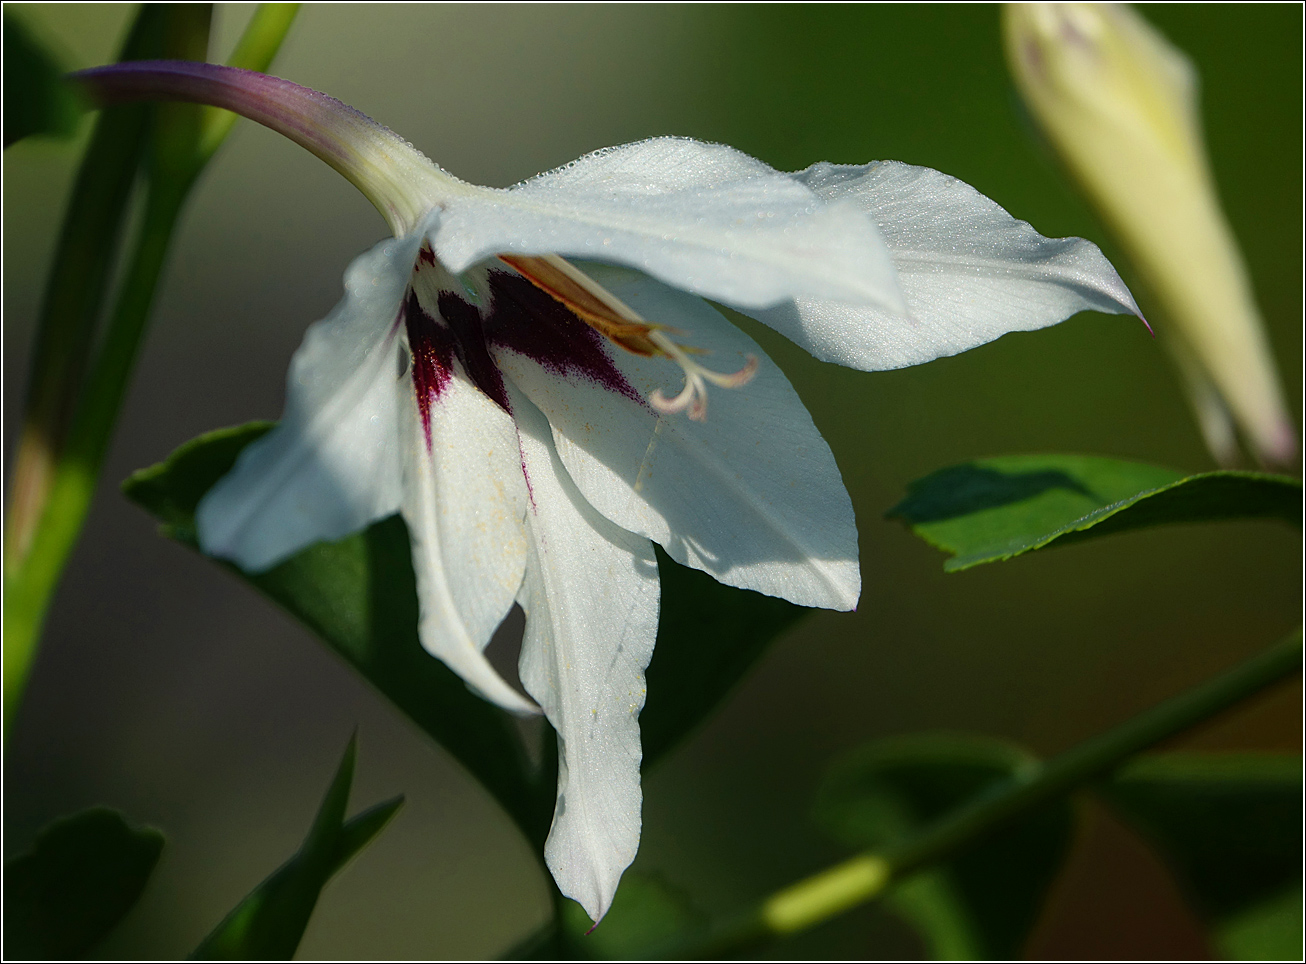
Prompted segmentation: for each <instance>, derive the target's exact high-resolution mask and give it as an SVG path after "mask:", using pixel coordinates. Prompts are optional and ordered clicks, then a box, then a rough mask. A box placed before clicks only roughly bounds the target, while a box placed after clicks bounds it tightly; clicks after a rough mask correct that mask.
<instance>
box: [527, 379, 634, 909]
mask: <svg viewBox="0 0 1306 964" xmlns="http://www.w3.org/2000/svg"><path fill="white" fill-rule="evenodd" d="M513 399H514V402H513V410H514V412H515V414H516V417H517V425H518V429H519V432H520V438H521V451H522V462H523V465H524V466H525V469H526V474H527V478H528V479H529V482H530V490H531V495H532V500H531V506H530V509H529V511H528V514H527V525H528V528H529V530H530V556H529V561H528V563H527V566H526V579H525V582H524V583H523V584H522V591H521V596H520V601H521V604H522V608H524V609H525V610H526V635H525V638H524V639H523V641H522V655H521V679H522V683H523V685H525V687H526V690H527V692H529V693H530V694H531V695H532V696H533V697H535V699H536V700H538V701H539V703H540V706H541V707H542V708H543V709H544V712H545V714H546V715H547V716H548V719H549V722H550V723H551V724H552V725H553V728H554V730H555V731H557V734H558V750H559V752H558V797H557V804H556V807H555V810H554V816H553V826H552V828H551V829H550V831H549V839H548V842H547V843H546V844H545V846H544V856H545V860H546V862H547V863H548V866H549V870H550V871H551V872H552V873H553V879H554V880H555V881H556V882H557V884H558V888H559V889H560V890H561V891H562V892H563V893H564V894H566V895H567V896H568V897H571V898H572V899H573V900H575V901H577V902H578V903H579V904H580V905H581V906H582V907H584V908H585V912H586V913H587V914H589V915H590V917H591V918H592V919H593V920H595V921H597V920H599V919H601V918H602V917H603V915H604V914H606V913H607V911H608V907H609V906H611V903H612V897H613V895H614V894H615V893H616V890H617V883H618V882H619V881H620V880H621V874H622V872H623V871H624V870H625V869H626V868H627V867H628V866H630V862H631V861H632V860H634V859H635V852H636V850H637V849H638V847H639V836H640V805H641V800H642V795H641V791H640V782H639V765H640V761H641V759H642V754H641V751H640V743H639V723H638V718H639V711H640V709H641V708H642V707H643V706H644V668H645V667H646V666H647V665H648V661H649V658H650V657H651V656H652V655H653V643H654V641H655V640H656V638H657V625H658V567H657V560H656V558H655V557H654V555H653V545H652V543H650V542H649V541H648V540H647V539H642V538H640V537H638V536H634V535H631V534H630V533H629V532H626V531H624V530H622V529H620V528H619V527H617V526H615V525H613V524H612V523H611V522H609V521H608V520H607V519H605V518H603V517H602V516H601V515H599V514H598V513H597V512H595V511H594V509H593V507H592V506H590V505H589V504H588V503H587V502H586V501H585V499H584V497H583V496H582V495H581V494H580V492H579V491H578V490H577V489H576V487H575V485H573V484H572V481H571V479H570V478H568V476H567V472H566V470H565V469H564V468H563V466H562V463H561V461H560V460H559V458H558V455H557V452H556V451H555V450H554V447H553V440H552V437H551V435H550V433H549V427H548V425H547V424H546V423H545V420H544V417H543V416H542V415H541V414H540V413H539V412H538V411H536V410H535V409H534V408H533V407H532V406H531V404H530V402H529V401H527V400H526V399H525V398H524V397H523V396H522V395H521V394H520V393H519V392H516V391H514V392H513Z"/></svg>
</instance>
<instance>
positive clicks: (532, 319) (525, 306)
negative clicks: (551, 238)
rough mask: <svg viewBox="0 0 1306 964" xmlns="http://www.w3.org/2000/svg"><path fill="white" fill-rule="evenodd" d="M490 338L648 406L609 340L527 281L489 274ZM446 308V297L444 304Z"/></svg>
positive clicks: (556, 370)
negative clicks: (619, 364) (612, 353)
mask: <svg viewBox="0 0 1306 964" xmlns="http://www.w3.org/2000/svg"><path fill="white" fill-rule="evenodd" d="M489 280H490V292H491V295H492V301H491V304H490V315H489V318H487V319H486V322H485V333H486V335H487V337H488V338H489V340H490V341H491V342H492V343H493V344H495V345H499V346H501V347H503V348H507V349H509V350H510V351H515V352H517V353H518V354H519V355H524V356H525V357H527V358H530V359H533V360H534V361H535V362H537V363H538V364H539V365H540V366H541V367H543V368H545V369H547V370H548V371H551V372H553V373H554V374H555V375H559V376H561V377H563V378H584V379H587V380H589V381H591V382H595V383H596V384H598V385H602V386H603V387H604V388H606V389H607V390H608V391H610V392H614V393H616V394H618V395H624V396H625V397H626V398H629V399H630V400H631V401H633V402H635V403H636V404H638V405H640V406H641V407H644V408H647V407H648V406H647V403H646V402H645V401H644V398H643V396H641V395H640V393H639V392H637V391H636V390H635V388H634V386H632V385H631V384H630V382H628V381H626V376H624V375H623V374H622V373H621V371H620V369H618V368H617V366H616V365H615V364H614V363H613V361H612V358H611V357H610V356H609V355H608V351H607V343H606V339H604V337H603V336H602V335H600V334H599V333H598V332H597V331H595V330H594V329H593V328H591V327H590V326H589V325H587V324H585V322H583V321H581V320H580V319H579V318H577V317H576V316H575V315H574V314H573V313H572V312H571V310H570V309H568V308H567V307H566V306H565V305H563V304H561V303H560V302H558V301H557V300H555V299H554V298H552V297H550V296H549V295H548V294H546V293H545V292H543V291H541V290H540V289H539V288H537V287H536V286H535V285H533V284H531V283H530V282H529V281H527V280H526V279H525V278H523V277H521V276H520V275H516V274H509V273H508V272H506V271H491V272H490V279H489ZM441 306H442V310H443V299H442V300H441Z"/></svg>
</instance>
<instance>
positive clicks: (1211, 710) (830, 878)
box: [690, 630, 1302, 957]
mask: <svg viewBox="0 0 1306 964" xmlns="http://www.w3.org/2000/svg"><path fill="white" fill-rule="evenodd" d="M1301 666H1302V633H1301V630H1298V631H1297V632H1295V633H1293V634H1292V635H1291V636H1289V637H1287V638H1286V639H1284V640H1282V641H1280V642H1279V643H1277V644H1276V645H1274V646H1272V647H1270V649H1268V650H1266V651H1265V652H1263V653H1260V654H1259V655H1257V656H1254V657H1253V658H1251V659H1249V660H1247V661H1246V662H1244V663H1242V664H1240V665H1238V666H1236V667H1234V668H1233V669H1232V670H1230V671H1229V672H1227V673H1225V674H1224V675H1222V676H1218V677H1216V678H1215V679H1213V680H1209V681H1207V682H1205V683H1203V684H1201V685H1200V686H1197V687H1194V688H1193V689H1191V690H1189V691H1187V692H1186V693H1181V694H1180V695H1178V696H1176V697H1174V698H1172V699H1170V700H1167V701H1166V702H1164V703H1162V704H1160V705H1159V706H1155V707H1153V708H1152V709H1150V710H1147V711H1146V712H1144V713H1141V714H1139V715H1138V716H1136V717H1134V718H1133V719H1131V720H1128V721H1127V722H1125V723H1122V724H1121V725H1120V726H1117V727H1115V728H1114V729H1111V730H1108V731H1107V732H1105V733H1102V734H1099V735H1098V736H1095V737H1092V738H1090V739H1088V740H1086V741H1084V742H1083V743H1081V744H1079V745H1078V746H1076V747H1074V748H1073V749H1071V750H1068V751H1066V752H1065V753H1063V754H1061V755H1060V756H1057V757H1054V758H1053V759H1051V760H1049V761H1047V762H1046V763H1044V764H1043V765H1042V766H1039V767H1035V768H1033V769H1032V770H1030V771H1029V772H1028V773H1027V774H1025V775H1024V776H1022V778H1021V779H1019V780H1015V781H1012V782H1010V783H1007V784H1004V785H1002V786H1000V787H997V788H995V789H994V790H993V791H992V792H990V793H987V794H985V795H983V796H982V797H980V798H979V799H977V800H975V801H973V802H972V803H970V804H969V805H967V806H965V807H962V808H961V809H959V810H956V811H954V812H953V813H952V814H950V815H948V816H946V817H944V818H943V819H942V820H940V821H938V822H937V823H935V824H934V825H933V826H930V827H927V828H926V829H925V830H923V831H922V832H921V833H919V834H917V835H916V836H914V837H910V838H908V839H907V840H904V841H903V842H902V843H900V844H898V845H896V846H893V847H889V848H886V849H884V850H882V851H878V852H868V853H863V854H859V855H858V856H856V857H853V858H852V859H850V860H846V861H844V862H843V863H840V864H836V865H835V866H834V867H831V868H829V869H827V870H824V871H822V872H821V873H819V874H815V875H813V876H811V877H808V878H807V879H805V880H801V881H799V882H798V883H796V884H793V885H791V886H789V887H786V888H785V889H784V890H782V891H780V892H779V893H777V894H775V895H773V896H772V897H770V898H768V899H767V900H765V901H764V902H763V903H762V904H761V905H760V906H759V907H758V908H756V909H755V910H753V911H751V912H750V913H748V914H746V915H744V916H743V917H741V918H739V919H737V920H735V921H733V922H731V923H730V924H728V925H727V926H725V927H724V928H722V929H721V930H720V931H719V932H718V933H717V934H716V935H715V936H714V937H713V939H712V940H711V942H710V943H709V944H708V945H707V946H706V947H700V948H696V949H695V950H693V951H690V953H691V954H692V955H695V956H700V957H708V956H712V957H726V956H735V955H737V954H739V953H741V952H743V951H746V950H747V949H749V948H751V947H754V946H756V945H758V944H760V943H762V942H764V941H766V940H767V939H769V938H772V937H780V936H784V935H787V934H792V933H796V932H797V931H801V930H805V929H807V928H809V927H812V926H814V925H816V924H819V923H821V922H823V921H826V920H829V919H830V918H831V917H834V916H836V915H838V914H842V913H843V912H844V911H847V910H850V909H851V908H853V907H856V906H857V905H859V904H862V903H865V902H866V901H869V900H874V899H875V898H877V897H879V896H881V895H882V894H883V893H884V892H885V891H886V890H887V889H888V888H889V886H891V885H892V884H894V883H897V882H898V881H900V880H902V879H903V878H905V877H908V876H910V875H911V874H913V873H915V872H916V871H918V870H921V869H923V868H924V867H927V866H929V865H931V864H934V863H937V862H939V861H941V860H946V859H949V858H951V857H954V856H956V855H957V854H958V853H960V852H962V851H964V850H965V849H966V848H967V847H970V846H971V845H973V844H975V843H977V842H979V841H980V840H982V839H984V838H985V837H986V836H988V835H989V834H990V833H992V832H993V831H995V830H998V829H999V828H1001V827H1003V826H1005V825H1007V824H1008V823H1010V822H1011V821H1012V820H1015V819H1017V818H1019V817H1021V816H1023V815H1025V814H1028V813H1030V812H1031V811H1033V810H1036V809H1037V808H1038V807H1040V806H1042V805H1044V804H1046V803H1048V802H1050V801H1052V800H1054V799H1056V798H1058V797H1060V796H1063V795H1065V794H1067V793H1069V792H1071V791H1073V790H1075V789H1078V788H1080V787H1082V786H1084V785H1086V784H1088V783H1091V782H1093V781H1095V780H1097V779H1100V778H1101V777H1104V776H1106V775H1108V774H1109V773H1111V772H1112V771H1113V770H1115V769H1117V768H1118V767H1119V766H1120V765H1121V764H1123V763H1124V762H1125V761H1126V760H1128V759H1129V758H1130V757H1132V756H1133V755H1134V754H1136V753H1138V752H1140V751H1142V750H1145V749H1147V748H1148V747H1150V746H1152V745H1154V744H1156V743H1159V742H1161V741H1162V740H1165V739H1168V738H1169V737H1172V736H1176V735H1178V734H1180V733H1182V732H1184V731H1185V730H1187V729H1189V728H1190V727H1193V726H1195V725H1197V724H1198V723H1202V722H1204V721H1206V720H1208V719H1210V718H1211V717H1213V716H1215V715H1216V714H1218V713H1220V712H1222V711H1224V710H1226V709H1228V708H1229V707H1230V706H1233V705H1234V704H1236V703H1238V702H1239V701H1241V700H1243V699H1246V698H1247V697H1249V696H1252V695H1255V694H1256V693H1259V692H1261V691H1262V690H1264V689H1266V688H1267V687H1269V686H1272V685H1273V684H1275V683H1277V682H1279V681H1281V680H1283V679H1286V678H1287V677H1289V676H1291V675H1293V674H1295V673H1298V672H1300V671H1301Z"/></svg>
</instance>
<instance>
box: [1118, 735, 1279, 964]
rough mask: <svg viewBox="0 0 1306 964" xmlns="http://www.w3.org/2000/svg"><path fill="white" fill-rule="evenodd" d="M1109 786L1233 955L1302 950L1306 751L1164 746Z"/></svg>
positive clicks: (1121, 809)
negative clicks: (1194, 750)
mask: <svg viewBox="0 0 1306 964" xmlns="http://www.w3.org/2000/svg"><path fill="white" fill-rule="evenodd" d="M1100 791H1101V793H1102V795H1103V796H1105V797H1106V799H1107V801H1108V802H1109V803H1110V804H1111V806H1112V807H1113V808H1114V809H1115V810H1116V811H1117V812H1119V813H1120V815H1121V816H1122V818H1123V819H1124V820H1125V821H1126V822H1127V823H1128V824H1130V825H1131V826H1132V827H1134V828H1135V829H1136V830H1138V832H1139V833H1140V834H1141V835H1142V836H1143V837H1144V838H1145V839H1147V840H1149V841H1150V842H1151V843H1152V844H1153V845H1154V846H1155V847H1156V849H1157V851H1158V852H1159V853H1160V854H1161V855H1162V857H1163V858H1164V859H1165V861H1166V863H1167V864H1168V866H1169V867H1170V869H1171V870H1172V871H1173V872H1174V874H1175V877H1176V878H1177V879H1178V881H1179V885H1180V887H1181V888H1182V889H1183V890H1184V892H1185V893H1186V894H1187V896H1188V898H1189V900H1190V902H1191V903H1192V905H1193V908H1194V910H1196V911H1197V913H1198V914H1199V915H1200V916H1201V917H1202V918H1203V919H1204V920H1206V921H1207V922H1208V923H1209V924H1210V925H1211V926H1212V928H1213V930H1214V933H1215V937H1216V940H1217V942H1219V943H1220V944H1221V945H1222V946H1223V948H1224V950H1225V951H1226V952H1227V953H1228V954H1229V956H1231V957H1235V958H1244V957H1246V958H1263V957H1271V958H1289V959H1294V960H1295V959H1299V958H1300V957H1301V902H1300V897H1301V884H1302V867H1301V849H1302V823H1301V821H1302V798H1301V793H1302V761H1301V757H1300V756H1289V755H1286V754H1266V753H1227V754H1188V753H1171V754H1159V755H1156V756H1149V757H1143V758H1141V759H1138V760H1136V761H1134V762H1133V763H1131V764H1130V765H1128V766H1127V767H1125V768H1124V769H1123V770H1121V771H1120V772H1119V773H1117V774H1116V775H1115V776H1114V777H1113V778H1112V779H1111V780H1110V781H1108V782H1107V783H1104V784H1103V785H1102V786H1101V787H1100Z"/></svg>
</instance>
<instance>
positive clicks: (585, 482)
mask: <svg viewBox="0 0 1306 964" xmlns="http://www.w3.org/2000/svg"><path fill="white" fill-rule="evenodd" d="M584 269H585V271H586V272H587V273H588V274H590V276H591V277H593V278H594V279H595V280H597V281H599V282H600V283H601V284H602V285H604V286H605V287H606V288H607V289H608V290H609V291H610V292H611V293H612V294H614V295H615V296H616V297H618V298H619V299H621V300H622V301H624V302H625V303H626V304H627V305H628V306H630V307H631V308H632V309H634V310H635V311H637V312H638V313H639V314H640V315H641V316H643V317H644V318H647V319H648V320H650V321H656V322H660V323H662V324H666V325H671V326H674V328H675V329H677V334H676V338H677V339H678V340H682V341H684V342H685V343H686V344H688V345H691V346H693V347H694V348H697V349H702V350H705V351H706V353H705V354H702V355H695V356H694V357H695V358H696V359H698V360H700V361H702V362H703V363H704V364H705V365H707V366H709V367H711V368H713V369H716V370H718V371H722V372H730V371H735V370H737V369H739V368H741V367H743V366H744V365H745V364H747V362H748V358H749V356H752V357H754V358H756V359H757V365H758V369H757V372H756V375H755V377H754V378H753V379H752V380H751V381H750V382H749V383H748V384H747V385H745V386H744V387H742V388H739V389H737V390H731V389H717V390H713V391H711V392H710V393H709V399H710V401H709V404H708V411H707V418H706V420H705V421H691V420H690V419H688V418H686V417H685V415H684V414H671V415H663V414H660V413H659V412H657V411H655V410H654V409H653V408H652V406H650V405H649V404H648V401H647V399H648V398H649V397H650V396H651V395H652V393H653V392H654V391H655V390H657V389H662V390H663V391H664V393H667V394H674V393H675V392H676V391H678V390H679V388H680V384H679V382H680V379H681V371H680V369H679V368H678V367H677V366H676V365H675V364H673V363H672V362H670V361H668V360H666V359H664V358H656V357H653V358H644V357H640V356H638V355H635V354H632V353H630V352H627V351H623V350H621V349H619V348H616V347H614V346H613V345H611V343H609V342H607V341H606V340H605V339H603V338H601V337H600V336H599V335H598V334H597V333H596V332H594V331H593V329H591V328H589V327H587V326H585V325H584V324H582V323H581V322H580V321H578V320H576V319H575V318H574V317H573V316H572V315H571V314H570V313H569V312H567V311H566V310H565V309H563V308H562V307H561V306H560V305H558V304H557V303H556V302H554V301H552V299H550V298H548V297H547V296H544V295H538V296H536V294H535V289H534V288H532V287H531V286H530V285H529V284H528V283H526V282H525V281H524V280H523V279H520V278H517V277H515V276H511V275H507V274H501V275H493V276H492V279H491V280H492V288H493V290H494V294H495V298H496V303H495V309H494V312H493V314H492V321H495V320H498V319H500V318H502V319H503V320H502V322H501V323H500V324H499V327H496V328H494V329H493V331H492V334H491V338H492V345H493V349H494V351H495V357H496V358H497V359H498V361H499V365H500V367H501V368H502V369H503V370H504V372H505V373H507V374H508V376H509V378H510V379H511V380H512V381H513V382H514V383H515V384H516V385H517V386H518V387H519V388H520V389H521V390H522V391H523V392H525V393H526V395H527V396H529V397H530V399H531V401H533V402H534V403H535V404H536V405H537V406H538V407H539V408H540V409H541V410H542V411H543V412H544V413H545V415H547V416H548V419H549V424H550V426H551V427H552V430H553V437H554V440H555V442H556V444H557V448H558V452H559V455H560V456H561V458H562V461H563V464H564V465H566V467H567V471H568V472H569V473H570V475H571V477H572V478H573V479H574V480H575V482H576V485H577V486H578V487H579V489H580V491H581V492H582V493H584V495H585V498H586V499H587V500H589V502H590V503H591V504H592V505H593V506H594V507H595V508H596V509H598V510H599V511H600V512H601V513H603V515H605V516H606V517H607V518H608V519H611V520H612V521H613V522H615V523H617V524H618V525H619V526H621V527H622V528H624V529H627V530H629V531H631V532H636V533H639V534H640V535H642V536H646V537H648V538H650V539H652V540H653V541H654V542H657V543H659V544H660V545H662V546H663V547H664V548H665V549H666V550H667V552H668V553H669V554H670V555H671V557H672V558H673V559H675V560H676V561H677V562H680V563H682V564H684V565H688V566H692V567H694V568H696V569H701V570H703V571H705V572H708V573H711V574H712V575H713V576H714V577H715V578H716V579H718V580H719V581H721V582H723V583H726V584H727V585H731V586H740V587H743V588H746V589H754V590H756V591H758V592H762V593H766V594H768V595H772V596H781V597H783V598H785V599H788V600H790V601H792V602H795V603H798V604H800V605H804V606H819V607H823V608H827V609H839V610H848V609H852V608H853V607H854V606H855V605H856V604H857V597H858V595H859V593H860V590H861V578H860V574H859V571H858V566H857V529H856V524H855V521H854V518H853V510H852V503H851V502H850V500H849V498H848V493H847V491H846V490H845V489H844V486H843V480H842V479H841V477H840V475H839V468H838V466H837V465H836V464H835V461H834V456H833V455H832V454H831V453H830V449H829V446H827V445H826V444H825V441H824V440H823V439H822V438H821V435H820V433H819V432H818V431H817V429H816V426H815V425H813V424H812V419H811V416H810V415H808V413H807V410H806V408H804V407H803V404H802V401H801V400H800V399H799V398H798V395H797V393H795V392H794V390H793V388H792V386H790V384H789V381H788V379H786V378H785V376H784V373H783V372H781V371H780V369H779V368H778V367H777V366H776V365H775V363H774V362H772V361H771V360H770V359H769V358H767V357H766V355H765V353H764V352H763V351H762V350H761V348H760V347H759V346H758V345H757V343H756V342H754V341H753V340H752V339H751V338H749V337H748V336H746V335H745V334H744V333H743V332H741V331H740V330H739V329H737V328H735V327H734V326H733V325H731V324H730V323H729V322H728V321H726V320H725V319H724V318H723V317H722V316H721V315H720V314H719V313H717V312H716V311H715V310H714V309H712V308H711V307H710V306H709V305H708V304H707V303H706V302H704V301H703V300H702V299H700V298H696V297H694V296H693V295H687V294H685V293H683V292H679V291H676V290H675V289H673V288H669V287H667V286H666V285H663V284H661V283H659V282H657V281H653V280H652V279H649V278H646V277H644V276H642V275H639V274H636V273H635V272H631V271H627V270H624V269H621V268H611V267H605V266H602V265H595V264H587V265H584ZM509 306H511V307H509Z"/></svg>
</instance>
